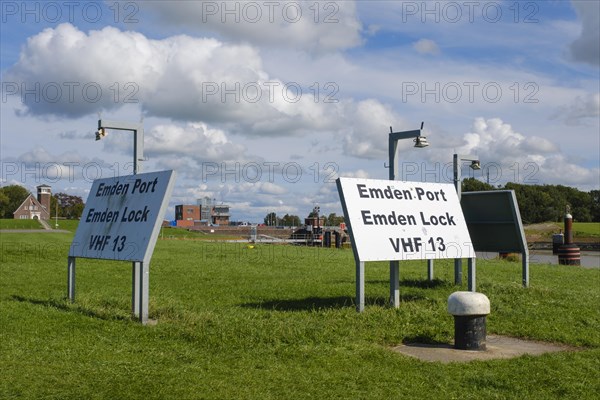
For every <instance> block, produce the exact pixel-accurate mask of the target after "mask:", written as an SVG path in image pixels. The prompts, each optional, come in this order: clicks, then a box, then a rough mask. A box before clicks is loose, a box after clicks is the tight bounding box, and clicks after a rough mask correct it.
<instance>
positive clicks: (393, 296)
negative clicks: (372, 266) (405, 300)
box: [388, 126, 400, 308]
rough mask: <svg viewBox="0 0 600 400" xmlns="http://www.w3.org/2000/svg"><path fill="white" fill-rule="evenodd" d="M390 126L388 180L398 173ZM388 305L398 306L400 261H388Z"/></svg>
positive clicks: (396, 141) (392, 179) (395, 148)
mask: <svg viewBox="0 0 600 400" xmlns="http://www.w3.org/2000/svg"><path fill="white" fill-rule="evenodd" d="M392 133H393V130H392V127H391V126H390V135H389V137H388V164H389V167H390V170H389V171H388V177H389V180H390V181H395V180H396V176H397V173H398V163H397V157H398V151H397V150H398V140H394V138H393V137H392ZM390 306H392V307H394V308H398V307H400V262H398V261H390Z"/></svg>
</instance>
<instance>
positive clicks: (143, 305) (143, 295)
mask: <svg viewBox="0 0 600 400" xmlns="http://www.w3.org/2000/svg"><path fill="white" fill-rule="evenodd" d="M139 266H140V275H139V277H140V283H139V285H140V299H139V302H140V315H139V317H140V322H141V323H142V324H146V323H147V322H148V298H149V297H150V296H149V289H150V288H149V284H150V263H149V262H146V261H143V262H140V263H139Z"/></svg>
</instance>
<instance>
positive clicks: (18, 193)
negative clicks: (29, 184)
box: [0, 185, 30, 218]
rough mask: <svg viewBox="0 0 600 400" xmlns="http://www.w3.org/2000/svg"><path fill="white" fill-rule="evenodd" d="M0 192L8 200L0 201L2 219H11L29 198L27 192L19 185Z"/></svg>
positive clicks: (4, 188) (6, 187) (1, 189)
mask: <svg viewBox="0 0 600 400" xmlns="http://www.w3.org/2000/svg"><path fill="white" fill-rule="evenodd" d="M0 192H1V193H2V194H3V195H4V196H5V197H6V198H7V199H8V200H6V199H5V200H3V201H2V200H1V199H0V204H1V205H2V209H0V216H1V217H2V218H13V213H14V212H15V210H16V209H17V207H19V206H20V205H21V203H23V201H24V200H25V199H26V198H27V196H29V194H30V193H29V191H28V190H27V189H25V188H24V187H23V186H21V185H9V186H4V187H3V188H0Z"/></svg>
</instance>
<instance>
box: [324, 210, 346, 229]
mask: <svg viewBox="0 0 600 400" xmlns="http://www.w3.org/2000/svg"><path fill="white" fill-rule="evenodd" d="M342 222H344V217H343V216H338V215H337V214H336V213H331V214H329V215H328V216H327V218H326V219H325V224H326V225H327V226H339V225H340V223H342Z"/></svg>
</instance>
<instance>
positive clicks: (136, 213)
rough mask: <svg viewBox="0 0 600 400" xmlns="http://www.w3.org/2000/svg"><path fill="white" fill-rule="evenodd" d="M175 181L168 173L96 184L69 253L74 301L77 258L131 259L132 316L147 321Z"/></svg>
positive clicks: (69, 286)
mask: <svg viewBox="0 0 600 400" xmlns="http://www.w3.org/2000/svg"><path fill="white" fill-rule="evenodd" d="M174 178H175V172H174V171H171V170H169V171H160V172H150V173H145V174H136V175H127V176H118V177H114V178H107V179H97V180H95V181H94V183H93V184H92V189H91V191H90V194H89V196H88V199H87V201H86V204H85V209H84V210H83V214H82V216H81V220H80V222H79V226H78V227H77V231H76V232H75V238H74V239H73V242H72V243H71V247H70V249H69V258H68V274H67V294H68V297H69V300H71V301H74V300H75V270H76V266H75V259H76V258H94V259H102V260H115V261H131V262H132V290H131V292H132V312H133V315H135V316H136V317H138V318H139V319H140V321H141V322H142V323H143V324H145V323H146V322H147V321H148V285H149V277H150V260H151V258H152V253H153V251H154V246H155V245H156V240H157V238H158V234H159V232H160V227H161V223H162V220H163V218H164V214H165V211H166V208H167V206H168V204H169V199H170V197H171V192H172V191H173V185H174V183H175V179H174Z"/></svg>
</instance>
